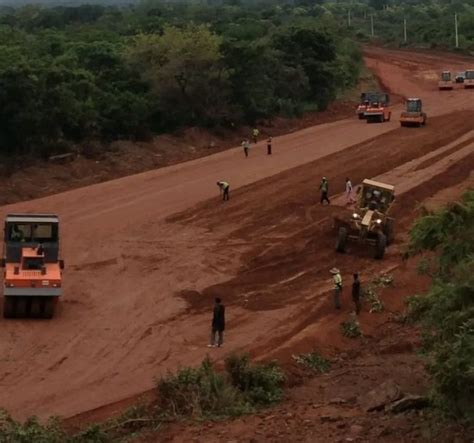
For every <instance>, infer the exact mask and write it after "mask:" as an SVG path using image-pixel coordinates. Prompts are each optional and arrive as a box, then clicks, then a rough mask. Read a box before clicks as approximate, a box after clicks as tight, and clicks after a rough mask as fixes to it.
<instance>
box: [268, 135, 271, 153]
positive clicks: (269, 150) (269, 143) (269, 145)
mask: <svg viewBox="0 0 474 443" xmlns="http://www.w3.org/2000/svg"><path fill="white" fill-rule="evenodd" d="M267 155H272V138H271V137H268V139H267Z"/></svg>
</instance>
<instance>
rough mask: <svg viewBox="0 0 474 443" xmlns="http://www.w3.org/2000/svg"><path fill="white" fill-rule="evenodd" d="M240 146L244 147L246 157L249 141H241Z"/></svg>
mask: <svg viewBox="0 0 474 443" xmlns="http://www.w3.org/2000/svg"><path fill="white" fill-rule="evenodd" d="M242 147H243V148H244V154H245V157H248V156H249V149H250V143H249V141H248V140H247V139H246V140H244V141H243V142H242Z"/></svg>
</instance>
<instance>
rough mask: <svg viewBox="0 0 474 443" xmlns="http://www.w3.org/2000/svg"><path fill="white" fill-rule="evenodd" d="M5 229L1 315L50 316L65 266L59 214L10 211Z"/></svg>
mask: <svg viewBox="0 0 474 443" xmlns="http://www.w3.org/2000/svg"><path fill="white" fill-rule="evenodd" d="M4 232H5V234H4V248H3V259H2V266H3V267H4V268H5V273H4V281H3V284H4V288H3V300H4V303H3V316H4V317H5V318H24V317H32V318H52V317H53V315H54V310H55V307H56V304H57V301H58V298H59V297H60V296H61V290H62V284H61V283H62V282H61V277H62V269H63V268H64V262H63V260H61V259H60V251H59V219H58V217H57V216H56V215H52V214H9V215H7V217H6V219H5V229H4Z"/></svg>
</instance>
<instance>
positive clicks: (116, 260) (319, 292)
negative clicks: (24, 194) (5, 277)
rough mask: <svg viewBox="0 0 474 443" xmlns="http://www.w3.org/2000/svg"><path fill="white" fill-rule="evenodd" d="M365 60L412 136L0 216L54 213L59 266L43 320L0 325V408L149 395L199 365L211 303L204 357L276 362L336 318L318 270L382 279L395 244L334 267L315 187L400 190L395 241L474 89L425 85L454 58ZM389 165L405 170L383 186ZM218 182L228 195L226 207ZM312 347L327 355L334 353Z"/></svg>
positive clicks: (152, 181) (323, 144)
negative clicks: (245, 355)
mask: <svg viewBox="0 0 474 443" xmlns="http://www.w3.org/2000/svg"><path fill="white" fill-rule="evenodd" d="M366 59H367V63H368V65H369V66H370V67H372V68H373V69H374V70H375V71H376V73H377V75H379V76H380V78H381V79H382V80H383V83H384V84H385V85H387V87H389V88H390V89H391V90H392V91H393V92H396V93H398V94H400V95H403V96H413V95H419V96H421V97H422V98H423V99H424V102H425V104H426V110H427V112H428V115H429V119H428V122H429V125H428V126H427V127H426V128H423V129H419V130H417V129H410V128H398V122H397V118H393V119H392V121H391V122H390V123H385V124H380V125H377V124H372V125H367V124H365V122H360V121H358V120H356V119H355V118H353V119H348V120H342V121H338V122H335V123H330V124H324V125H320V126H316V127H312V128H308V129H305V130H303V131H299V132H296V133H293V134H289V135H286V136H282V137H278V138H275V139H274V155H273V156H272V157H268V156H266V155H265V153H264V147H263V146H262V145H259V146H258V147H257V148H255V149H253V150H252V151H251V153H250V158H248V159H245V158H244V157H243V153H242V152H241V150H240V149H235V150H231V151H226V152H222V153H219V154H216V155H213V156H210V157H206V158H202V159H199V160H194V161H191V162H187V163H182V164H179V165H175V166H172V167H169V168H164V169H160V170H156V171H151V172H147V173H143V174H139V175H135V176H131V177H127V178H123V179H120V180H114V181H111V182H107V183H103V184H100V185H94V186H90V187H87V188H82V189H78V190H75V191H70V192H66V193H62V194H57V195H54V196H51V197H48V198H44V199H40V200H35V201H31V202H25V203H21V204H17V205H12V206H5V207H2V208H1V215H4V214H5V213H7V212H13V211H17V212H18V211H39V212H55V213H58V214H59V215H60V217H61V220H62V228H63V229H62V233H63V237H62V239H63V253H64V256H65V259H66V265H67V268H66V272H65V287H64V290H65V291H64V292H65V295H64V297H63V301H62V303H61V307H60V310H59V311H58V313H57V316H56V318H55V319H54V320H52V321H33V320H29V321H26V320H21V321H20V320H15V321H6V320H2V321H0V334H1V336H2V337H3V340H2V341H1V344H0V355H1V356H2V359H1V360H0V388H1V390H2V397H1V400H0V406H2V407H5V408H7V409H8V410H10V411H11V412H12V413H13V414H14V415H15V416H16V417H20V418H23V417H25V416H27V415H31V414H36V415H38V416H40V417H47V416H49V415H51V414H60V415H63V416H72V415H74V414H78V413H81V412H84V411H87V410H90V409H93V408H96V407H99V406H102V405H105V404H108V403H111V402H114V401H118V400H121V399H124V398H126V397H129V396H132V395H135V394H137V393H140V392H143V391H145V390H147V389H150V388H151V387H152V386H153V378H154V377H155V376H157V375H159V374H163V373H165V372H166V371H167V370H173V369H175V368H176V367H178V366H180V365H192V364H197V363H198V362H199V361H201V360H202V358H203V357H204V356H205V355H206V353H207V351H208V350H207V349H206V348H205V344H206V343H207V339H208V332H209V331H208V327H209V320H210V319H209V310H210V309H211V305H210V303H211V300H212V298H213V296H214V295H215V294H221V295H222V296H223V298H224V299H225V302H226V304H227V305H228V306H229V310H228V326H229V327H228V339H227V341H226V347H225V348H223V349H221V350H216V351H214V350H213V352H214V353H215V355H216V357H220V356H224V355H225V354H226V353H227V352H229V351H232V350H250V351H251V352H252V353H253V354H254V355H255V356H258V357H262V358H263V357H265V356H272V355H279V354H281V355H283V354H285V353H286V354H287V353H288V349H287V348H288V347H289V346H292V345H293V344H295V343H296V342H297V341H298V340H302V339H304V337H306V336H307V334H315V333H318V334H320V336H321V337H324V330H325V327H324V326H325V324H327V323H328V322H331V321H334V320H335V317H336V315H335V314H334V313H333V311H332V306H331V305H330V303H329V300H328V296H327V294H326V292H327V290H328V289H329V287H330V282H329V281H328V274H327V270H328V269H329V267H331V266H334V265H336V264H337V265H338V266H339V267H340V268H341V269H342V270H343V271H344V272H345V273H348V272H351V271H352V270H354V268H355V267H356V268H357V269H365V271H366V272H376V271H379V270H383V269H386V268H390V266H393V265H394V263H396V262H397V252H398V250H399V242H398V245H397V244H395V245H394V246H393V247H391V248H390V250H389V253H388V256H387V259H386V260H385V261H384V262H383V263H376V262H374V261H373V260H372V259H371V258H370V256H369V255H368V254H367V253H363V252H360V251H355V250H354V251H352V253H353V255H347V256H343V257H340V256H336V255H335V254H334V252H333V243H334V241H333V238H332V234H331V233H330V216H331V214H333V213H334V212H335V211H337V210H338V208H336V207H331V208H321V207H319V206H315V204H314V202H315V200H316V198H317V196H316V186H317V183H318V181H319V178H320V177H321V176H322V175H327V176H328V177H329V179H330V181H331V186H332V189H331V190H332V192H337V191H340V190H342V186H343V182H344V177H345V176H346V175H349V176H351V178H352V179H353V180H354V182H356V183H357V182H358V181H360V180H362V179H363V178H365V177H375V176H378V175H380V174H391V175H389V177H390V179H393V180H392V181H393V182H394V184H395V185H397V186H400V187H401V189H402V192H403V193H404V194H402V195H401V196H400V198H399V199H397V200H398V201H402V202H403V203H402V205H400V207H397V209H396V213H397V215H398V216H399V222H400V223H399V224H400V226H401V228H403V227H404V226H406V224H407V223H408V221H409V220H410V219H411V218H413V215H414V212H413V210H414V208H415V205H416V204H417V202H419V201H423V200H424V199H426V198H428V197H430V196H431V195H433V194H434V193H435V192H437V191H438V190H440V189H442V188H443V187H444V186H451V185H455V184H457V183H459V182H461V181H463V180H464V179H465V178H466V177H467V176H468V175H469V173H470V172H471V171H472V169H473V166H474V159H473V154H472V152H473V149H472V148H473V146H474V145H473V143H472V139H471V137H472V134H471V133H470V131H471V130H472V121H473V117H474V100H473V98H474V91H472V90H471V91H463V90H455V91H452V92H447V93H443V96H441V95H440V94H441V93H439V92H438V91H437V90H436V88H435V84H436V83H435V81H434V80H433V79H432V78H431V77H429V76H428V73H434V72H437V70H441V69H445V68H446V67H447V64H448V63H449V64H450V66H459V63H460V59H459V57H453V58H452V59H448V60H446V59H443V60H439V59H438V58H437V57H432V56H429V55H424V54H416V55H414V54H412V53H409V52H395V51H390V52H389V51H384V50H380V49H371V50H370V51H368V53H367V58H366ZM448 67H449V66H448ZM453 70H454V69H453ZM430 75H431V74H430ZM397 109H398V111H397V112H396V113H395V114H394V116H393V117H396V116H397V114H398V112H399V110H400V108H397ZM464 109H466V110H468V109H469V110H470V111H469V112H459V110H464ZM456 111H458V112H456ZM442 114H446V116H444V117H436V118H435V119H432V118H431V117H432V116H436V115H438V116H439V115H442ZM449 159H452V161H448V160H449ZM410 162H413V163H410ZM397 167H400V168H405V169H402V170H398V172H397V173H395V172H394V173H390V171H392V170H395V168H397ZM417 168H418V169H417ZM400 171H402V172H400ZM220 179H225V180H228V181H229V182H230V183H231V201H230V202H229V203H227V204H225V206H223V205H222V204H221V202H220V201H219V200H218V197H217V187H216V185H215V182H216V181H217V180H220ZM262 179H265V180H262ZM238 188H240V189H238ZM211 197H212V198H213V200H208V199H209V198H211ZM404 199H405V200H404ZM339 210H340V209H339ZM345 309H346V308H345ZM348 310H349V307H347V311H348ZM345 313H346V314H347V312H345ZM341 315H345V314H344V312H343V314H341ZM322 343H326V347H327V350H328V352H333V351H334V349H336V348H337V346H338V344H337V340H336V342H334V339H332V338H331V337H327V341H326V342H325V341H324V340H322Z"/></svg>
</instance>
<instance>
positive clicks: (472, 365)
mask: <svg viewBox="0 0 474 443" xmlns="http://www.w3.org/2000/svg"><path fill="white" fill-rule="evenodd" d="M424 250H430V251H434V252H435V253H436V255H437V260H436V262H435V264H433V265H432V267H434V272H433V274H434V280H433V284H432V287H431V289H430V291H429V293H428V294H427V295H426V296H416V297H412V298H410V299H409V302H408V307H409V318H411V319H412V320H418V321H421V322H422V324H423V325H424V347H425V351H426V354H427V358H428V369H429V371H430V373H431V374H432V376H433V381H434V386H433V398H434V401H435V402H436V403H437V404H438V405H439V406H440V407H441V408H442V409H444V410H445V411H446V412H447V413H448V414H449V415H452V416H455V417H458V418H464V419H466V420H469V421H471V422H474V192H473V191H470V192H467V193H466V194H465V195H464V196H463V199H462V201H461V202H455V203H452V204H450V205H448V206H447V207H446V208H445V209H443V210H441V211H439V212H437V213H435V214H432V215H428V216H426V217H423V218H421V219H420V220H418V221H417V222H416V223H415V225H414V226H413V229H412V231H411V251H412V252H413V253H415V252H419V251H424Z"/></svg>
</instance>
